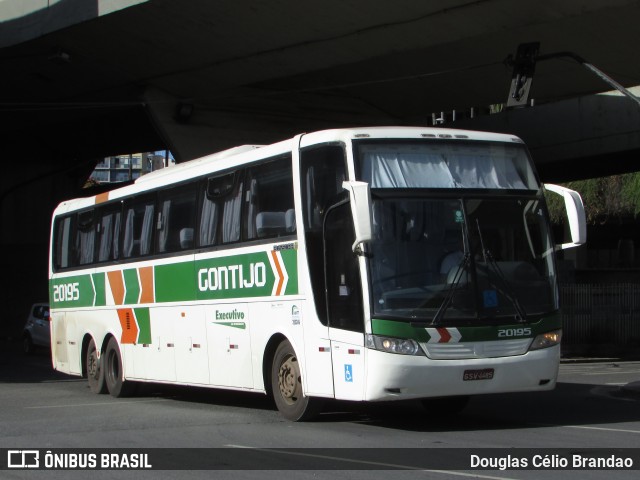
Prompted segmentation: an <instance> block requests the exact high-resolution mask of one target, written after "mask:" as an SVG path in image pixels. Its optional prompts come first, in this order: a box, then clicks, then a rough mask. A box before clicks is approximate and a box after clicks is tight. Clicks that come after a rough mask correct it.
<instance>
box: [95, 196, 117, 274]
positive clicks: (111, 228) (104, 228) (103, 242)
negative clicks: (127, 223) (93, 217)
mask: <svg viewBox="0 0 640 480" xmlns="http://www.w3.org/2000/svg"><path fill="white" fill-rule="evenodd" d="M119 207H120V205H118V208H117V209H115V208H108V209H104V210H102V211H100V212H99V215H98V218H99V223H98V251H97V256H98V258H97V261H98V262H108V261H109V260H117V259H118V254H119V249H118V238H119V237H120V217H121V215H122V214H121V212H120V208H119Z"/></svg>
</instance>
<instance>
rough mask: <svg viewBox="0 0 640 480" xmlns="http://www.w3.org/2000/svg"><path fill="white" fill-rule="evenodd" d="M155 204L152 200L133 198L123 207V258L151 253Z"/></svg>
mask: <svg viewBox="0 0 640 480" xmlns="http://www.w3.org/2000/svg"><path fill="white" fill-rule="evenodd" d="M154 210H155V202H154V200H153V198H149V197H146V198H142V199H138V198H134V199H133V201H132V202H130V203H128V204H127V205H125V210H124V211H125V214H124V236H123V242H122V255H123V257H124V258H133V257H137V256H143V255H148V254H149V253H151V247H152V245H153V244H152V240H153V230H154V228H153V226H154V222H153V220H154Z"/></svg>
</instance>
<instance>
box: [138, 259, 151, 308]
mask: <svg viewBox="0 0 640 480" xmlns="http://www.w3.org/2000/svg"><path fill="white" fill-rule="evenodd" d="M138 275H139V276H140V285H141V286H142V293H141V294H140V303H153V302H154V301H155V299H154V295H153V267H142V268H139V269H138Z"/></svg>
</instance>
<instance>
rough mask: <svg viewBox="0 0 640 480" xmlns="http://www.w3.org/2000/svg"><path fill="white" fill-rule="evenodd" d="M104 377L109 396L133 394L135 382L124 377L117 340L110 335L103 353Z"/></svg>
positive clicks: (117, 396) (118, 396)
mask: <svg viewBox="0 0 640 480" xmlns="http://www.w3.org/2000/svg"><path fill="white" fill-rule="evenodd" d="M103 367H104V379H105V383H106V384H107V389H108V390H109V393H110V394H111V396H113V397H116V398H120V397H128V396H130V395H132V394H133V392H134V390H135V384H134V383H132V382H130V381H126V380H125V379H124V370H123V369H122V355H121V354H120V348H119V347H118V341H117V340H116V339H115V338H113V337H111V339H110V340H109V343H108V344H107V349H106V351H105V353H104V363H103Z"/></svg>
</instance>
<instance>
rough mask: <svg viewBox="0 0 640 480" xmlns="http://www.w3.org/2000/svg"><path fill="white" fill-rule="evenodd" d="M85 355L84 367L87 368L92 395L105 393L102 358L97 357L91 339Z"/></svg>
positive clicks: (96, 350)
mask: <svg viewBox="0 0 640 480" xmlns="http://www.w3.org/2000/svg"><path fill="white" fill-rule="evenodd" d="M86 355H87V356H86V359H85V365H86V367H87V380H88V381H89V388H91V391H92V392H93V393H107V383H106V382H105V379H104V368H102V360H103V357H102V356H98V355H99V352H98V349H97V348H96V342H94V341H93V338H92V339H91V341H90V342H89V346H88V347H87V354H86Z"/></svg>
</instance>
